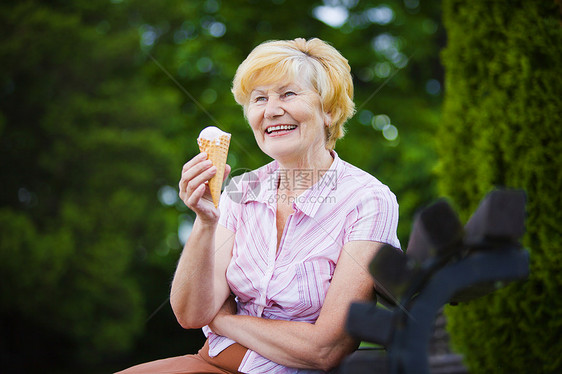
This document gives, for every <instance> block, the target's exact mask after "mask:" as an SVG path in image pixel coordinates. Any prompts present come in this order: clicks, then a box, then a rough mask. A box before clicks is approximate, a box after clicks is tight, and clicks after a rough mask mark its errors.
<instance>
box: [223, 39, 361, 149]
mask: <svg viewBox="0 0 562 374" xmlns="http://www.w3.org/2000/svg"><path fill="white" fill-rule="evenodd" d="M284 78H287V79H297V78H298V79H299V80H302V79H303V78H304V79H307V80H308V83H310V84H311V86H312V87H313V88H314V89H315V90H316V92H317V93H318V94H319V95H320V100H321V103H322V108H323V110H324V112H325V113H329V115H330V118H331V123H330V125H329V126H328V127H327V129H326V148H328V149H334V147H335V144H336V141H337V140H338V139H340V138H342V137H343V135H344V124H345V122H346V121H347V120H348V119H349V118H350V117H351V116H352V115H353V114H354V112H355V104H354V103H353V80H352V78H351V68H350V66H349V64H348V62H347V60H346V59H345V58H344V57H343V56H342V55H341V53H340V52H339V51H338V50H337V49H335V48H334V47H332V46H331V45H329V44H327V43H326V42H324V41H322V40H320V39H317V38H314V39H310V40H308V41H307V40H305V39H302V38H297V39H295V40H274V41H268V42H264V43H262V44H260V45H258V46H257V47H256V48H254V50H253V51H252V52H251V53H250V54H249V55H248V57H247V58H246V59H245V60H244V61H243V62H242V63H241V64H240V66H239V67H238V70H237V71H236V75H235V76H234V80H233V83H232V93H233V94H234V99H235V100H236V102H237V103H238V104H240V105H242V106H243V107H244V113H246V109H247V106H248V104H249V102H250V94H251V92H252V90H253V89H254V88H255V87H256V86H258V85H263V84H271V83H273V82H276V81H279V80H280V79H284Z"/></svg>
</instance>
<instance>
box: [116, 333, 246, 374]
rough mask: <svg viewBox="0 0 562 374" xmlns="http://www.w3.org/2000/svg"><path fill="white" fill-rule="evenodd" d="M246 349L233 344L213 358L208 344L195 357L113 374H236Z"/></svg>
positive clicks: (145, 365)
mask: <svg viewBox="0 0 562 374" xmlns="http://www.w3.org/2000/svg"><path fill="white" fill-rule="evenodd" d="M246 351H247V349H246V348H245V347H243V346H241V345H240V344H237V343H236V344H233V345H231V346H230V347H228V348H226V349H225V350H224V351H222V352H221V353H219V354H218V355H217V356H215V357H210V356H209V342H208V341H206V342H205V345H204V346H203V348H201V349H200V350H199V352H198V353H197V354H195V355H185V356H178V357H171V358H165V359H162V360H157V361H151V362H147V363H144V364H140V365H136V366H133V367H130V368H128V369H125V370H123V371H119V372H118V373H115V374H164V373H174V374H194V373H217V374H233V373H234V374H238V373H240V372H239V371H238V367H239V366H240V363H241V362H242V359H243V358H244V355H245V354H246Z"/></svg>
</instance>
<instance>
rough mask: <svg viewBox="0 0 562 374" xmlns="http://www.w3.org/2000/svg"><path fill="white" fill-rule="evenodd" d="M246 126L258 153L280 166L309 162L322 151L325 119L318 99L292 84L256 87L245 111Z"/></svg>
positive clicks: (297, 83) (304, 85) (300, 85)
mask: <svg viewBox="0 0 562 374" xmlns="http://www.w3.org/2000/svg"><path fill="white" fill-rule="evenodd" d="M246 116H247V118H248V122H249V123H250V126H251V127H252V130H253V131H254V136H255V137H256V141H257V143H258V145H259V147H260V148H261V150H262V151H263V152H264V153H266V154H267V155H269V156H270V157H272V158H274V159H276V160H278V161H281V162H282V163H283V162H298V160H299V159H311V158H310V157H311V156H314V154H315V152H321V151H325V143H326V135H325V126H326V125H327V124H328V121H329V115H328V114H326V113H324V112H323V110H322V104H321V101H320V95H318V93H316V91H314V89H312V88H311V87H310V86H308V85H306V84H304V83H299V82H295V81H288V82H278V83H274V84H268V85H263V86H258V87H256V88H254V90H253V91H252V92H251V95H250V102H249V104H248V106H247V109H246Z"/></svg>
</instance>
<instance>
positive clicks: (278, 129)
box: [265, 125, 297, 135]
mask: <svg viewBox="0 0 562 374" xmlns="http://www.w3.org/2000/svg"><path fill="white" fill-rule="evenodd" d="M296 128H297V126H295V125H278V126H271V127H268V128H267V129H265V133H266V134H270V135H271V134H275V133H280V132H285V131H291V130H294V129H296Z"/></svg>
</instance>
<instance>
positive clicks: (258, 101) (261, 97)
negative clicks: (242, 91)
mask: <svg viewBox="0 0 562 374" xmlns="http://www.w3.org/2000/svg"><path fill="white" fill-rule="evenodd" d="M265 101H267V97H265V96H257V97H255V98H254V102H256V103H260V102H265Z"/></svg>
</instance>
